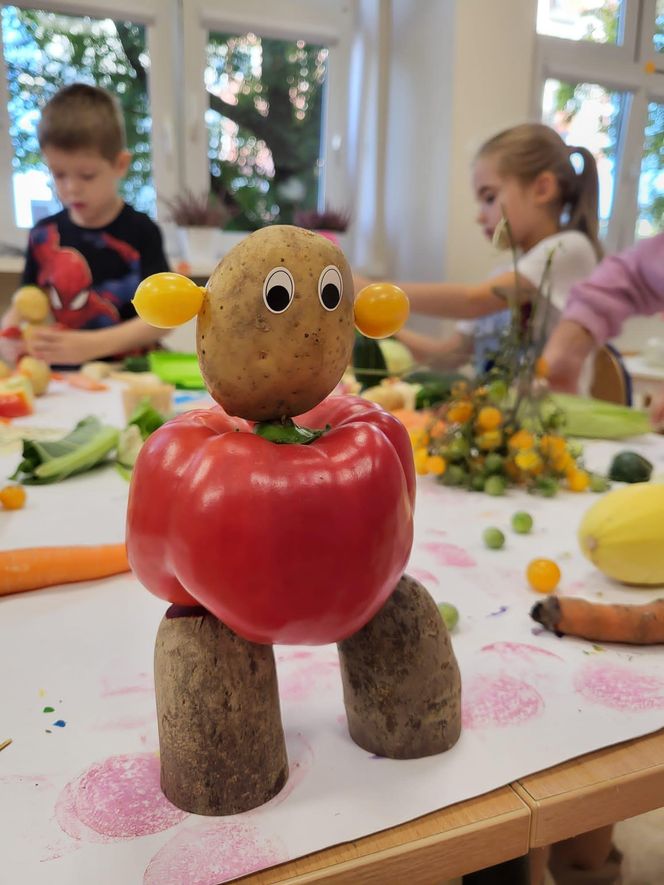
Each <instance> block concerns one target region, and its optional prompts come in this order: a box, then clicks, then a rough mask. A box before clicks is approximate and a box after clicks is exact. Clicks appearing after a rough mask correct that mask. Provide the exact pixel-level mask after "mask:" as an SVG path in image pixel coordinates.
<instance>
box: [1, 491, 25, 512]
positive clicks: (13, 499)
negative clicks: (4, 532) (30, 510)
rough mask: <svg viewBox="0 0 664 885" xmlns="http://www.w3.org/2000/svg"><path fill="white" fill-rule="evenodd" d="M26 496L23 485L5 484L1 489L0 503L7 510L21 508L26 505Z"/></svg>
mask: <svg viewBox="0 0 664 885" xmlns="http://www.w3.org/2000/svg"><path fill="white" fill-rule="evenodd" d="M25 497H26V495H25V489H24V488H23V486H5V487H4V489H0V504H2V506H3V507H4V508H5V510H21V508H23V507H24V506H25Z"/></svg>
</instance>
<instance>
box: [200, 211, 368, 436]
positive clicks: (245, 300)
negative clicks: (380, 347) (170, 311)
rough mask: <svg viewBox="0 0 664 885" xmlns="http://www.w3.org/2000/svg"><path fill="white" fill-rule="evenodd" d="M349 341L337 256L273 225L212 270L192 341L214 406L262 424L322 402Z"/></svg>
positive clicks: (323, 242) (325, 243)
mask: <svg viewBox="0 0 664 885" xmlns="http://www.w3.org/2000/svg"><path fill="white" fill-rule="evenodd" d="M339 288H340V289H341V290H342V291H341V293H339ZM291 290H292V291H291ZM339 294H340V296H341V297H340V298H339V297H338V296H339ZM337 301H338V303H335V302H337ZM326 305H327V306H326ZM354 334H355V333H354V320H353V278H352V275H351V271H350V267H349V265H348V262H347V261H346V258H345V257H344V255H343V253H342V252H341V250H340V249H338V248H337V246H335V245H334V244H333V243H331V242H330V241H329V240H327V239H326V238H325V237H322V236H320V234H316V233H313V232H312V231H308V230H303V229H302V228H298V227H291V226H289V225H274V226H272V227H266V228H262V229H261V230H258V231H256V232H255V233H253V234H250V235H249V236H248V237H247V238H246V239H245V240H243V241H242V242H241V243H240V244H239V245H237V246H236V247H235V248H234V249H232V250H231V251H230V252H229V253H228V255H227V256H226V257H225V258H224V259H223V261H221V262H220V264H218V265H217V267H216V269H215V271H214V272H213V274H212V276H211V277H210V279H209V281H208V284H207V287H206V295H205V298H204V299H203V306H202V308H201V311H200V313H199V315H198V324H197V336H196V337H197V350H198V357H199V362H200V366H201V371H202V373H203V377H204V378H205V381H206V383H207V386H208V389H209V391H210V393H211V395H212V396H213V397H214V399H215V400H216V401H217V402H218V403H220V404H221V405H222V406H223V407H224V409H226V411H227V412H229V414H231V415H237V416H239V417H242V418H248V419H250V420H253V421H266V420H271V419H279V418H283V417H292V416H294V415H298V414H300V413H302V412H306V411H307V410H308V409H311V408H313V406H315V405H316V404H317V403H319V402H320V401H321V400H322V399H324V398H325V397H326V396H327V395H328V394H329V393H330V392H331V391H332V390H333V389H334V387H335V386H336V384H337V383H338V382H339V380H340V379H341V376H342V375H343V373H344V370H345V369H346V366H347V365H348V363H349V361H350V355H351V351H352V348H353V342H354Z"/></svg>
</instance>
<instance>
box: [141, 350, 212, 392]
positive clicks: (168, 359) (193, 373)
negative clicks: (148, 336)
mask: <svg viewBox="0 0 664 885" xmlns="http://www.w3.org/2000/svg"><path fill="white" fill-rule="evenodd" d="M150 371H151V372H154V374H155V375H157V377H158V378H161V380H162V381H163V382H164V383H165V384H173V385H175V387H180V388H184V389H185V390H204V389H205V382H204V381H203V376H202V375H201V370H200V369H199V367H198V357H197V356H196V354H195V353H172V352H171V351H168V350H155V351H154V352H153V353H151V354H150Z"/></svg>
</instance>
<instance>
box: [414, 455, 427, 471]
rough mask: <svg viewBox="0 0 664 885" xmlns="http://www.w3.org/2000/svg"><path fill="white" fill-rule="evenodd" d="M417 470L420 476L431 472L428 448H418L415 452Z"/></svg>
mask: <svg viewBox="0 0 664 885" xmlns="http://www.w3.org/2000/svg"><path fill="white" fill-rule="evenodd" d="M414 459H415V472H416V473H417V474H419V475H420V476H426V475H427V473H428V472H429V453H428V452H427V450H426V449H416V450H415V453H414Z"/></svg>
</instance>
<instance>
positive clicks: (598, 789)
mask: <svg viewBox="0 0 664 885" xmlns="http://www.w3.org/2000/svg"><path fill="white" fill-rule="evenodd" d="M512 786H513V787H514V790H515V791H516V793H517V794H518V795H519V796H520V797H521V798H522V799H523V801H524V802H525V803H526V804H527V805H528V807H529V808H530V811H531V816H532V817H531V827H530V846H531V848H536V847H539V846H541V845H549V844H550V843H551V842H557V841H559V840H560V839H568V838H569V837H570V836H575V835H577V834H578V833H583V832H587V831H588V830H594V829H596V828H597V827H602V826H604V825H606V824H611V823H616V822H618V821H621V820H625V819H626V818H628V817H634V816H635V815H637V814H643V813H645V812H646V811H652V810H653V809H655V808H660V807H661V806H662V805H663V804H664V730H662V731H657V732H655V733H654V734H649V735H646V736H645V737H641V738H637V739H636V740H632V741H626V742H625V743H623V744H616V745H615V746H614V747H607V748H606V749H604V750H597V751H596V752H595V753H589V754H588V755H587V756H580V757H579V758H578V759H571V760H570V761H569V762H563V763H562V764H561V765H556V766H555V767H554V768H548V769H546V770H545V771H541V772H539V773H538V774H533V775H530V776H529V777H526V778H523V779H522V780H520V781H518V782H517V783H515V784H513V785H512Z"/></svg>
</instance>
